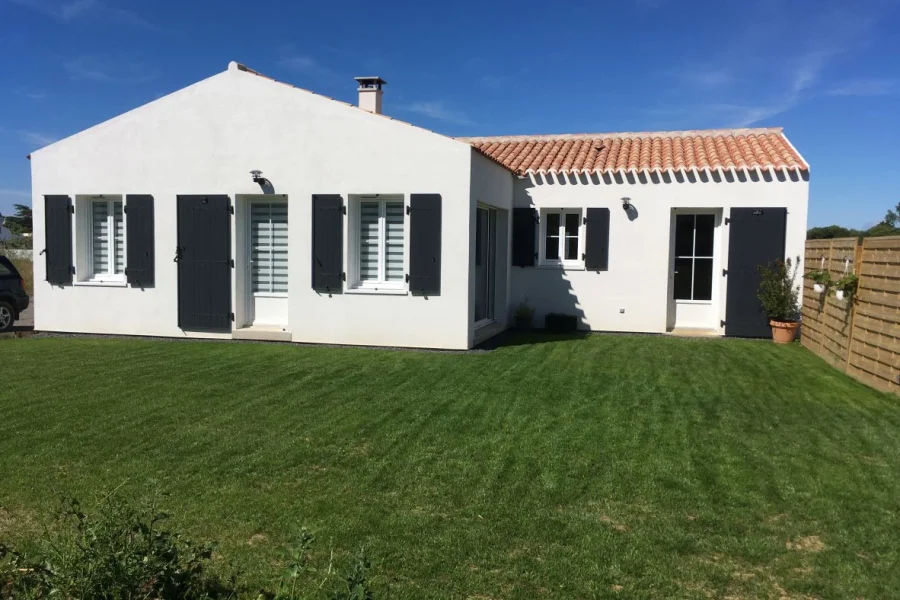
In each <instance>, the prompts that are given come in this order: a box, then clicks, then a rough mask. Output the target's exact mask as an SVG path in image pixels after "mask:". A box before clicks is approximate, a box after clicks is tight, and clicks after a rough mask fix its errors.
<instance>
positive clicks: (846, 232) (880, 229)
mask: <svg viewBox="0 0 900 600" xmlns="http://www.w3.org/2000/svg"><path fill="white" fill-rule="evenodd" d="M886 235H900V202H898V203H897V206H895V207H894V208H893V209H892V210H888V211H887V214H886V215H885V216H884V219H882V220H881V222H880V223H878V224H876V225H873V226H872V227H869V228H868V229H850V228H848V227H841V226H840V225H828V226H827V227H813V228H812V229H810V230H809V231H807V232H806V239H808V240H830V239H832V238H844V237H855V238H864V237H882V236H886Z"/></svg>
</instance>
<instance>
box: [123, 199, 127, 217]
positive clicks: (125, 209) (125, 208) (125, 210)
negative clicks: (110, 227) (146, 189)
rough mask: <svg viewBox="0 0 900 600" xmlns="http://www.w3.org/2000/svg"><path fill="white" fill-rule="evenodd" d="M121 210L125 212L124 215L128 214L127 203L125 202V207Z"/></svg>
mask: <svg viewBox="0 0 900 600" xmlns="http://www.w3.org/2000/svg"><path fill="white" fill-rule="evenodd" d="M122 212H123V213H125V214H126V215H127V214H128V203H127V202H126V203H125V207H124V208H123V209H122Z"/></svg>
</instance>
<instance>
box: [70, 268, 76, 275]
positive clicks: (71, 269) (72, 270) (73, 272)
mask: <svg viewBox="0 0 900 600" xmlns="http://www.w3.org/2000/svg"><path fill="white" fill-rule="evenodd" d="M69 271H71V272H72V275H74V274H75V267H69Z"/></svg>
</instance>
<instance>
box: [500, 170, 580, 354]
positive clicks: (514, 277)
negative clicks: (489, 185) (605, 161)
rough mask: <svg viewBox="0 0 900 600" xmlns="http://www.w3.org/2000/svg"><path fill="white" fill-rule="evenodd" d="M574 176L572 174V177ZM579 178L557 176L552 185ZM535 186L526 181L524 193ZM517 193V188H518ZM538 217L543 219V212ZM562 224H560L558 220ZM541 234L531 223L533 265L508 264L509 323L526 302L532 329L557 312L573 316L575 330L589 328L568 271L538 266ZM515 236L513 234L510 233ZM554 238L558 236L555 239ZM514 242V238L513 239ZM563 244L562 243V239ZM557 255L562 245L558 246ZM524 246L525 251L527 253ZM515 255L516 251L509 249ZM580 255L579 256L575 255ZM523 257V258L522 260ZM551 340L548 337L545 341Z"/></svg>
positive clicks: (570, 183) (536, 224)
mask: <svg viewBox="0 0 900 600" xmlns="http://www.w3.org/2000/svg"><path fill="white" fill-rule="evenodd" d="M573 177H575V176H573ZM579 183H581V182H580V181H571V180H569V179H568V178H566V177H561V178H560V179H559V182H558V183H555V184H553V185H578V184H579ZM534 186H535V182H534V181H526V182H525V188H524V190H523V191H524V192H525V193H526V194H528V195H529V196H530V195H531V194H530V191H529V190H531V188H533V187H534ZM520 193H521V191H520ZM583 217H584V212H582V213H581V215H580V217H579V225H578V226H579V230H580V234H582V235H581V237H582V239H583V237H584V236H583V232H584V227H585V225H584V223H583V222H582V220H581V219H582V218H583ZM540 218H546V215H544V216H543V217H540ZM561 225H562V223H561ZM542 234H543V228H542V226H541V224H540V222H537V223H535V225H534V264H533V266H515V262H516V261H515V259H514V260H513V265H514V266H512V267H511V269H512V271H511V273H510V281H511V286H510V290H511V291H512V290H515V292H514V293H511V294H510V296H509V302H510V315H509V321H508V322H509V323H511V324H513V325H514V324H515V322H516V318H515V315H516V310H517V308H518V307H519V306H520V305H523V304H524V305H527V306H529V307H530V308H532V309H533V310H534V317H533V320H532V327H533V328H534V329H538V330H541V329H544V327H545V323H546V317H547V314H548V313H557V314H561V315H569V316H572V317H575V320H576V323H577V328H578V329H579V330H587V329H589V327H588V325H587V324H585V322H584V318H585V314H584V310H583V309H582V307H581V303H580V302H579V298H578V296H577V294H576V293H575V289H574V288H573V286H572V282H571V279H570V276H571V274H570V273H569V272H567V271H566V270H565V269H562V268H553V267H540V266H539V265H540V262H541V258H542V257H540V256H539V254H538V253H539V252H540V251H541V250H540V249H541V248H542V247H543V246H544V244H542V243H541V240H540V236H541V235H542ZM513 236H514V237H515V233H513ZM557 239H558V238H557ZM513 243H515V241H514V242H513ZM563 243H564V242H563ZM559 251H560V256H562V252H563V251H564V248H560V249H559ZM582 251H583V248H579V249H578V252H579V253H580V252H582ZM527 252H528V250H527V248H526V249H525V253H526V256H527ZM513 255H514V257H515V255H516V250H515V249H514V250H513ZM579 258H580V256H579ZM526 260H527V259H526ZM545 341H552V340H545Z"/></svg>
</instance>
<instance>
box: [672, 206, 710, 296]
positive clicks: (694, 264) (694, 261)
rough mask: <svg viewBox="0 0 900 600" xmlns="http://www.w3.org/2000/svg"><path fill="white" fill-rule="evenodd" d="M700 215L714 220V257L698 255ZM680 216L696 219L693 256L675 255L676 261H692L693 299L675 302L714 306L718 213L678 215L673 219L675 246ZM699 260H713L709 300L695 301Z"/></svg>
mask: <svg viewBox="0 0 900 600" xmlns="http://www.w3.org/2000/svg"><path fill="white" fill-rule="evenodd" d="M700 215H711V216H712V218H713V230H712V236H713V238H712V239H713V244H712V246H713V255H712V256H702V255H699V254H697V217H698V216H700ZM679 216H683V217H693V219H694V228H693V230H692V233H691V236H692V237H691V254H686V255H680V254H679V255H674V256H675V260H676V261H677V260H678V259H679V258H682V259H687V258H689V259H691V297H690V298H676V299H675V302H677V303H679V304H712V303H713V300H714V299H715V297H716V277H715V273H716V243H717V242H718V217H717V215H716V213H714V212H708V211H699V212H683V213H678V215H676V216H675V217H674V218H673V225H672V226H673V228H674V229H673V240H672V244H673V245H674V244H675V240H674V235H675V231H677V225H676V224H675V223H676V222H677V221H676V220H677V218H678V217H679ZM698 258H700V259H712V272H713V277H712V286H711V287H710V292H709V300H695V299H694V279H695V278H696V276H697V259H698ZM672 268H673V269H674V268H675V265H674V264H673V265H672Z"/></svg>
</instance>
